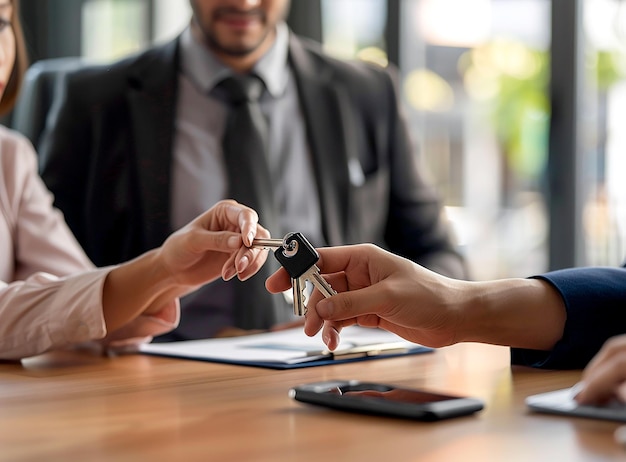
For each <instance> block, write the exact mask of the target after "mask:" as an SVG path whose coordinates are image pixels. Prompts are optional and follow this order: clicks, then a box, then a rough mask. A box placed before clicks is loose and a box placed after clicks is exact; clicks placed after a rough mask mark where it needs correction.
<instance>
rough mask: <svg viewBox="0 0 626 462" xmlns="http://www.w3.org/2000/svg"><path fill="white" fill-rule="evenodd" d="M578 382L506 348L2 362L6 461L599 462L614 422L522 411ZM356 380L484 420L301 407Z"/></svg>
mask: <svg viewBox="0 0 626 462" xmlns="http://www.w3.org/2000/svg"><path fill="white" fill-rule="evenodd" d="M579 378H580V371H565V372H564V371H538V370H531V369H527V368H511V367H510V365H509V351H508V349H507V348H504V347H497V346H488V345H479V344H464V345H455V346H452V347H447V348H442V349H440V350H438V351H436V352H434V353H431V354H424V355H417V356H408V357H403V358H393V359H385V360H378V361H367V362H360V363H351V364H341V365H336V366H323V367H314V368H305V369H294V370H286V371H277V370H270V369H261V368H255V367H244V366H232V365H222V364H213V363H208V362H201V361H191V360H179V359H170V358H160V357H152V356H143V355H127V356H119V357H116V358H104V357H97V356H92V355H90V354H88V353H85V352H82V353H80V352H55V353H50V354H46V355H42V356H39V357H36V358H31V359H28V360H25V361H23V362H22V363H0V460H2V461H5V460H6V461H42V460H46V461H51V460H55V461H56V460H89V461H105V460H106V461H112V460H115V461H133V462H134V461H138V460H150V461H166V460H167V461H171V460H181V461H183V460H184V461H196V460H197V461H206V460H217V461H222V460H224V461H272V462H276V461H283V460H285V461H291V460H294V461H295V460H297V461H315V462H319V461H334V460H340V461H389V462H392V461H393V462H396V461H428V462H440V461H441V462H450V461H481V462H489V461H494V462H495V461H498V462H501V461H507V462H510V461H524V462H526V461H544V460H545V461H554V460H559V461H560V460H563V461H569V462H571V461H602V460H616V459H619V458H626V451H624V450H623V449H622V448H621V447H620V446H618V445H617V444H616V443H615V442H614V440H613V432H614V430H615V429H616V428H617V426H618V424H617V423H612V422H602V421H594V420H586V419H579V418H564V417H556V416H546V415H539V414H532V413H529V412H528V411H527V410H526V407H525V405H524V398H525V397H526V396H528V395H530V394H535V393H540V392H544V391H549V390H553V389H557V388H564V387H569V386H571V385H573V384H574V383H575V382H576V381H577V380H578V379H579ZM329 379H359V380H367V381H379V382H386V383H393V384H398V385H404V386H408V387H417V388H427V389H431V390H434V391H439V392H447V393H454V394H460V395H470V396H475V397H478V398H482V399H483V400H485V402H486V408H485V410H484V411H482V412H480V413H478V414H477V415H475V416H471V417H462V418H457V419H453V420H448V421H442V422H437V423H420V422H413V421H408V420H400V419H392V418H386V417H374V416H365V415H358V414H349V413H342V412H338V411H332V410H328V409H324V408H318V407H315V406H310V405H304V404H301V403H297V402H295V401H293V400H292V399H291V398H289V397H288V390H289V388H290V387H291V386H293V385H297V384H300V383H305V382H312V381H320V380H329Z"/></svg>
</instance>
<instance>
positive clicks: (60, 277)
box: [0, 126, 180, 359]
mask: <svg viewBox="0 0 626 462" xmlns="http://www.w3.org/2000/svg"><path fill="white" fill-rule="evenodd" d="M52 202H53V198H52V194H51V193H50V192H49V191H48V190H47V189H46V187H45V185H44V183H43V181H42V180H41V179H40V177H39V175H38V173H37V157H36V153H35V151H34V149H33V147H32V145H31V144H30V143H29V142H28V141H27V139H26V138H24V137H23V136H22V135H20V134H18V133H17V132H14V131H12V130H9V129H7V128H5V127H2V126H0V358H1V359H19V358H24V357H27V356H33V355H36V354H39V353H43V352H45V351H47V350H50V349H54V348H62V347H66V346H69V345H75V344H79V343H83V342H87V341H90V340H95V339H101V340H100V342H99V343H100V344H101V345H103V346H104V347H121V346H125V345H128V344H132V343H138V342H142V341H149V340H150V339H151V337H152V336H154V335H158V334H161V333H164V332H167V331H169V330H171V329H173V328H174V327H176V325H177V324H178V319H179V316H180V306H179V302H178V300H175V301H173V302H172V303H170V304H168V305H166V306H164V307H163V308H162V310H161V311H160V312H159V313H158V314H157V315H153V316H140V317H139V318H137V319H135V320H134V321H131V322H130V323H129V324H127V325H126V326H123V327H122V328H120V329H118V330H116V331H114V332H110V333H107V331H106V325H105V322H104V317H103V314H102V287H103V284H104V280H105V278H106V276H107V274H108V272H109V271H110V270H111V269H112V267H107V268H100V269H96V268H95V267H94V265H93V264H92V263H91V262H90V261H89V259H88V258H87V256H86V255H85V253H84V252H83V250H82V249H81V247H80V245H79V244H78V242H77V241H76V239H75V238H74V236H73V235H72V233H71V232H70V230H69V228H68V227H67V225H66V224H65V221H64V219H63V215H62V214H61V212H60V211H59V210H57V209H55V208H54V207H53V205H52Z"/></svg>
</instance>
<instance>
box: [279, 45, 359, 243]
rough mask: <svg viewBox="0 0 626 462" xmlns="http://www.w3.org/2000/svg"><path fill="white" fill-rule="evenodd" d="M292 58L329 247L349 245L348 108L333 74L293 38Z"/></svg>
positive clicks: (349, 146) (350, 151) (349, 138)
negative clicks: (346, 241)
mask: <svg viewBox="0 0 626 462" xmlns="http://www.w3.org/2000/svg"><path fill="white" fill-rule="evenodd" d="M289 56H290V60H291V64H292V67H293V71H294V75H295V78H296V81H297V87H298V95H299V97H300V102H301V104H302V110H303V113H304V118H305V121H306V125H307V137H308V142H309V146H310V149H311V154H312V157H313V165H314V168H315V178H316V182H317V187H318V191H319V196H320V203H321V208H322V221H323V223H322V225H323V230H324V235H325V238H326V241H327V243H328V244H329V245H339V244H343V243H345V240H346V233H347V218H348V210H347V208H348V194H349V188H350V182H349V172H348V168H347V166H348V160H347V157H348V156H351V155H352V154H351V153H353V152H354V151H355V150H356V147H355V146H354V144H353V139H352V137H348V136H346V133H347V132H346V130H345V126H346V124H348V125H350V122H349V121H348V120H346V117H348V118H349V114H348V113H346V110H347V109H346V106H345V105H342V104H341V99H342V96H341V95H342V90H341V88H338V87H337V85H336V83H334V82H332V81H331V79H332V71H331V70H330V69H329V68H324V69H321V68H320V66H319V65H317V63H316V62H314V60H313V59H312V56H311V54H310V52H309V51H307V50H306V49H305V48H304V47H303V46H302V44H301V42H300V41H299V40H298V39H297V38H296V37H295V36H293V35H291V37H290V44H289Z"/></svg>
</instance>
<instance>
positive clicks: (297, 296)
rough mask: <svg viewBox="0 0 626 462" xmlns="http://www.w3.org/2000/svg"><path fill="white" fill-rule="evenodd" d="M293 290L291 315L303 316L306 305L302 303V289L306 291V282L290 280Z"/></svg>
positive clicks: (299, 279) (300, 279)
mask: <svg viewBox="0 0 626 462" xmlns="http://www.w3.org/2000/svg"><path fill="white" fill-rule="evenodd" d="M291 287H292V288H293V314H295V315H296V316H304V315H305V314H306V304H305V303H304V299H305V296H304V289H306V281H304V280H303V279H302V278H296V279H292V280H291Z"/></svg>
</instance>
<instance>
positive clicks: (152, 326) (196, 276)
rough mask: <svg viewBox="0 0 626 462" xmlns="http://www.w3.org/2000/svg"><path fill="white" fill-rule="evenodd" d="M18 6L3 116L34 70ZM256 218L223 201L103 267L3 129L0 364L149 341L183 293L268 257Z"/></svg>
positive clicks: (2, 14)
mask: <svg viewBox="0 0 626 462" xmlns="http://www.w3.org/2000/svg"><path fill="white" fill-rule="evenodd" d="M17 10H18V0H0V97H1V99H0V113H6V112H8V111H9V110H10V109H11V108H12V106H13V103H14V101H15V98H16V96H17V93H18V90H19V86H20V82H21V79H22V76H23V73H24V69H25V67H26V57H25V53H24V43H23V38H22V31H21V27H20V24H19V20H18V18H19V15H18V11H17ZM257 220H258V217H257V214H256V212H254V211H253V210H252V209H249V208H247V207H245V206H243V205H241V204H238V203H236V202H235V201H222V202H220V203H218V204H216V205H215V206H214V207H213V208H211V209H210V210H209V211H207V212H205V213H204V214H203V215H201V216H199V217H198V218H196V219H195V220H194V221H192V222H191V223H189V224H188V225H187V226H185V227H184V228H182V229H180V230H179V231H177V232H175V233H174V234H172V235H171V236H170V237H169V238H168V239H167V240H166V241H165V242H164V243H163V245H162V246H161V247H159V248H157V249H154V250H152V251H149V252H147V253H145V254H143V255H141V256H140V257H138V258H136V259H134V260H132V261H130V262H127V263H125V264H122V265H116V266H111V267H106V268H95V267H94V266H93V264H92V263H91V262H90V261H89V259H88V258H87V257H86V255H85V254H84V253H83V251H82V249H81V248H80V246H79V245H78V243H77V241H76V240H75V239H74V237H73V235H72V234H71V232H70V230H69V229H68V227H67V226H66V224H65V222H64V220H63V216H62V215H61V213H60V212H59V211H58V210H56V209H55V208H54V207H53V206H52V195H51V194H50V192H49V191H48V190H47V189H46V188H45V186H44V184H43V182H42V181H41V180H40V178H39V176H38V173H37V160H36V154H35V152H34V149H33V147H32V146H31V145H30V143H29V142H28V141H27V140H26V139H25V138H24V137H23V136H21V135H19V134H18V133H16V132H14V131H11V130H9V129H7V128H5V127H0V359H19V358H24V357H27V356H32V355H36V354H39V353H42V352H44V351H47V350H50V349H54V348H62V347H66V346H69V345H75V344H80V343H83V342H88V341H94V340H98V343H99V344H101V345H103V346H104V347H120V346H124V345H127V344H129V343H137V342H141V341H149V340H150V338H151V337H152V336H154V335H158V334H161V333H164V332H167V331H169V330H171V329H173V328H174V327H176V325H177V323H178V319H179V310H180V309H179V303H178V297H180V296H182V295H184V294H186V293H189V292H191V291H193V290H195V289H196V288H198V287H199V286H201V285H202V284H205V283H207V282H209V281H211V280H214V279H217V278H218V277H220V275H221V276H222V277H223V278H224V279H231V278H233V277H235V276H237V277H239V278H240V279H242V280H244V279H247V278H249V277H250V276H252V275H253V274H254V273H256V271H257V270H258V269H259V268H260V267H261V266H262V265H263V263H264V262H265V259H266V258H267V252H265V251H262V250H253V249H249V248H248V247H247V246H249V245H251V243H252V239H253V238H254V237H255V236H257V235H258V236H259V237H269V233H268V232H267V231H266V230H265V229H264V228H263V227H262V226H260V225H259V224H258V222H257Z"/></svg>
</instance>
